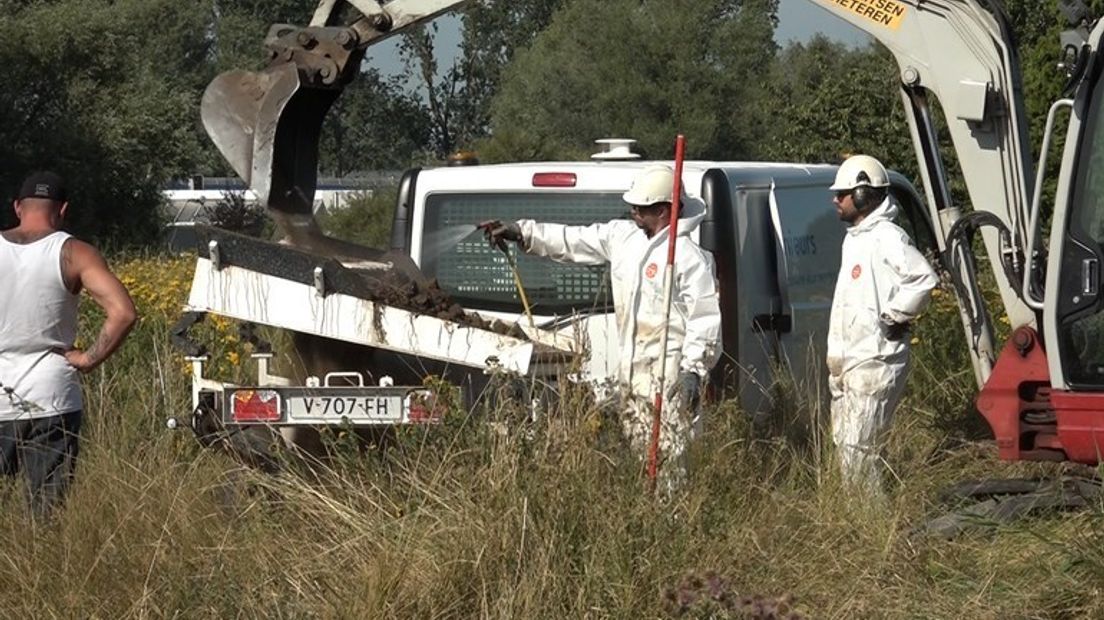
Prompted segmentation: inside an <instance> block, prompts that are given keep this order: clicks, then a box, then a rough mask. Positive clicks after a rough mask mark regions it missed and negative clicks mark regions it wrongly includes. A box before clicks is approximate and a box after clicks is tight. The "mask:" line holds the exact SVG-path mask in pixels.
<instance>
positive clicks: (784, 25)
mask: <svg viewBox="0 0 1104 620" xmlns="http://www.w3.org/2000/svg"><path fill="white" fill-rule="evenodd" d="M439 22H440V23H439V24H438V28H439V32H440V34H439V36H438V39H437V45H438V50H439V51H438V57H439V58H444V57H446V56H444V55H445V54H448V53H450V52H451V50H455V49H456V46H457V44H458V42H459V40H460V20H459V19H457V18H455V17H448V16H446V17H442V18H440V19H439ZM817 33H821V34H824V35H825V36H827V37H830V38H832V39H836V40H838V41H844V42H847V43H850V44H852V45H861V44H864V43H866V42H868V41H870V37H868V36H867V35H866V34H865V33H863V32H862V31H861V30H859V29H858V28H855V27H854V26H852V25H851V24H848V23H847V22H845V21H843V20H842V19H839V18H838V17H836V16H835V15H832V14H831V13H829V12H828V11H825V10H824V9H822V8H820V7H819V6H816V5H814V4H813V3H812V2H810V1H809V0H780V2H779V6H778V31H777V32H776V33H775V39H776V40H777V41H778V43H779V44H780V45H785V44H787V43H789V42H791V41H806V40H808V39H809V38H810V37H812V36H813V35H815V34H817ZM451 53H453V54H455V52H451ZM365 64H367V65H369V66H372V67H376V68H378V69H379V70H380V71H381V72H382V73H384V74H388V75H393V74H396V73H400V72H401V71H402V65H401V63H400V62H399V55H398V48H397V39H396V38H392V39H389V40H387V41H384V42H383V43H381V44H379V45H378V46H375V47H373V48H371V49H370V50H369V54H368V57H367V58H366V60H365ZM441 65H443V66H447V64H446V62H445V61H443V60H442V61H441Z"/></svg>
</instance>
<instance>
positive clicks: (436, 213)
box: [421, 192, 628, 315]
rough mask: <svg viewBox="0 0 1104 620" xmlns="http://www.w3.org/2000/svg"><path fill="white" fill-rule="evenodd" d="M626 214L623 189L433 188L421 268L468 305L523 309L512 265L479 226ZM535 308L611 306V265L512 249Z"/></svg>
mask: <svg viewBox="0 0 1104 620" xmlns="http://www.w3.org/2000/svg"><path fill="white" fill-rule="evenodd" d="M627 216H628V208H627V207H626V206H625V203H624V202H622V200H621V192H603V193H597V192H571V193H564V192H557V193H528V192H527V193H502V194H497V193H496V194H490V193H488V194H470V193H465V194H433V195H430V196H428V197H427V198H426V205H425V218H424V221H423V239H422V250H421V265H422V271H424V272H425V273H426V275H427V276H429V277H431V278H437V281H438V283H439V284H440V285H441V288H443V289H444V290H445V291H447V292H448V293H449V294H451V295H452V296H453V297H455V298H456V300H457V301H458V302H460V303H461V304H462V305H464V306H467V307H470V308H473V309H481V310H492V311H499V312H517V313H520V312H522V305H521V298H520V297H519V296H518V293H517V288H516V287H515V285H514V276H513V273H512V272H511V271H510V265H509V263H508V262H507V261H506V257H505V256H503V254H502V252H500V251H498V250H494V249H491V248H490V247H489V246H488V245H487V242H486V241H485V240H484V239H483V236H482V234H481V233H480V232H479V231H477V230H476V229H475V225H476V224H477V223H479V222H481V221H484V220H495V219H497V220H503V221H514V220H519V219H533V220H537V221H538V222H552V223H557V224H569V225H583V226H585V225H588V224H593V223H594V222H607V221H609V220H612V219H617V218H620V217H627ZM511 252H512V253H513V254H514V256H516V257H517V262H518V271H519V272H520V274H521V281H522V283H523V284H524V286H525V293H526V295H527V296H528V297H529V303H530V304H531V305H532V306H533V312H534V313H536V314H544V315H550V314H556V315H563V314H567V313H570V312H573V311H588V310H594V309H596V310H602V311H605V310H608V309H610V308H612V301H611V297H610V294H609V268H608V266H607V265H573V264H565V263H557V262H554V261H551V260H548V259H544V258H534V257H530V256H526V255H524V254H521V253H520V252H517V251H516V248H511Z"/></svg>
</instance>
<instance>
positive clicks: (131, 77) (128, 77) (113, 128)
mask: <svg viewBox="0 0 1104 620" xmlns="http://www.w3.org/2000/svg"><path fill="white" fill-rule="evenodd" d="M207 8H208V7H206V6H205V5H204V4H203V3H199V4H196V3H178V2H173V1H171V0H117V1H114V2H112V1H108V0H64V1H56V2H9V3H7V4H6V5H5V6H4V9H5V11H4V13H3V17H0V80H2V81H3V83H4V85H5V88H4V90H3V92H2V93H0V118H4V119H5V122H4V124H3V125H2V126H0V145H2V146H0V188H2V191H0V195H6V196H11V193H10V192H14V190H15V189H16V187H17V185H18V183H19V180H20V178H21V177H23V176H24V175H25V174H26V173H27V172H28V171H30V170H32V169H42V168H49V169H53V170H56V171H57V172H59V173H61V174H63V175H64V176H66V177H67V178H68V179H69V181H70V184H71V185H72V203H73V208H72V209H71V211H70V213H71V219H70V226H71V227H72V228H73V229H74V230H76V231H77V232H79V233H81V234H83V235H88V236H93V237H100V238H104V237H113V238H116V239H119V240H128V241H134V240H139V239H148V238H149V237H150V236H151V235H153V234H155V233H156V228H157V223H158V217H157V209H158V206H159V204H160V194H159V189H160V187H161V186H162V184H163V183H164V182H165V181H166V180H167V179H168V178H169V177H170V176H172V175H173V174H174V173H176V172H178V171H180V170H187V169H189V168H190V167H191V166H192V163H193V162H194V161H195V157H196V154H197V153H198V152H199V150H200V147H199V144H198V140H197V133H196V131H195V124H196V122H195V121H196V100H197V95H196V93H197V92H198V89H199V85H200V84H201V83H202V74H203V72H204V67H205V63H206V62H207V59H208V58H207V52H208V40H207V36H206V32H207V30H206V27H207V25H208V23H209V21H208V13H207V10H206V9H207ZM4 202H6V203H10V202H9V201H6V200H5V201H4ZM5 211H6V213H5V216H6V217H7V218H8V222H7V223H8V224H12V223H14V219H13V213H12V212H11V211H10V209H5Z"/></svg>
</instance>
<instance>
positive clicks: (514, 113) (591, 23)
mask: <svg viewBox="0 0 1104 620" xmlns="http://www.w3.org/2000/svg"><path fill="white" fill-rule="evenodd" d="M776 10H777V4H776V2H774V0H743V1H740V0H681V1H678V2H660V1H656V0H643V1H641V0H604V1H602V2H596V1H594V0H572V1H570V2H568V3H567V4H566V5H565V7H564V8H563V9H562V10H561V11H560V12H558V13H556V14H555V17H554V18H553V20H552V23H551V25H550V26H549V28H548V29H547V30H546V31H544V32H543V33H541V34H540V35H539V36H538V37H537V39H536V40H535V41H534V43H533V45H532V46H531V47H529V48H528V49H526V50H524V51H523V52H521V53H519V54H518V56H517V58H516V60H515V62H514V63H513V64H512V65H511V66H510V67H509V69H508V70H507V71H506V74H505V78H504V80H503V82H502V84H501V87H500V89H499V93H498V95H497V96H496V97H495V99H494V101H493V104H492V109H491V118H492V128H493V134H494V137H493V138H492V140H491V144H489V145H488V146H489V147H490V149H489V150H490V151H492V152H495V153H496V154H497V155H498V156H501V157H505V158H514V157H519V158H553V157H578V156H581V155H582V154H584V153H586V152H588V151H589V150H591V144H592V141H593V140H594V139H595V138H600V137H611V136H618V137H632V138H636V139H637V140H639V141H640V145H641V147H642V148H643V150H644V151H645V152H647V153H649V154H651V155H654V156H657V157H658V156H663V155H665V154H668V153H670V149H671V145H672V144H673V142H674V136H675V134H676V133H679V132H681V133H684V134H686V135H687V140H688V144H689V154H690V155H691V156H699V157H716V158H736V157H742V156H745V155H747V154H750V153H751V152H752V146H753V143H754V142H755V140H756V137H757V135H758V134H759V132H760V130H761V127H762V123H761V120H762V119H763V118H764V117H765V115H764V112H763V111H762V110H757V109H755V108H753V107H752V106H751V105H749V104H750V103H751V102H752V101H753V100H754V96H753V93H754V92H755V91H756V90H757V89H758V88H759V85H760V84H761V83H762V82H763V78H764V77H765V73H766V71H767V68H768V67H769V66H770V61H771V59H772V58H773V56H774V54H775V51H776V48H775V45H774V41H773V32H774V25H775V13H776Z"/></svg>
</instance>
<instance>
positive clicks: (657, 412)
mask: <svg viewBox="0 0 1104 620" xmlns="http://www.w3.org/2000/svg"><path fill="white" fill-rule="evenodd" d="M685 157H686V137H685V136H683V135H682V134H679V135H678V137H677V138H675V186H674V187H673V188H672V193H671V221H670V223H669V224H668V226H667V268H666V269H664V270H663V335H662V337H661V338H660V341H659V350H660V351H661V353H660V354H659V388H658V390H657V391H656V395H655V407H654V412H653V417H652V442H651V445H649V446H648V483H649V486H650V488H651V489H652V490H653V491H654V490H655V483H656V476H657V474H658V473H659V430H660V420H661V419H662V414H663V392H664V389H665V388H666V384H667V336H668V331H669V328H668V325H669V323H670V321H671V301H672V299H671V297H672V296H673V295H674V291H675V242H676V241H677V240H678V220H679V210H680V208H681V207H682V200H681V198H682V162H683V160H684V159H685Z"/></svg>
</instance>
